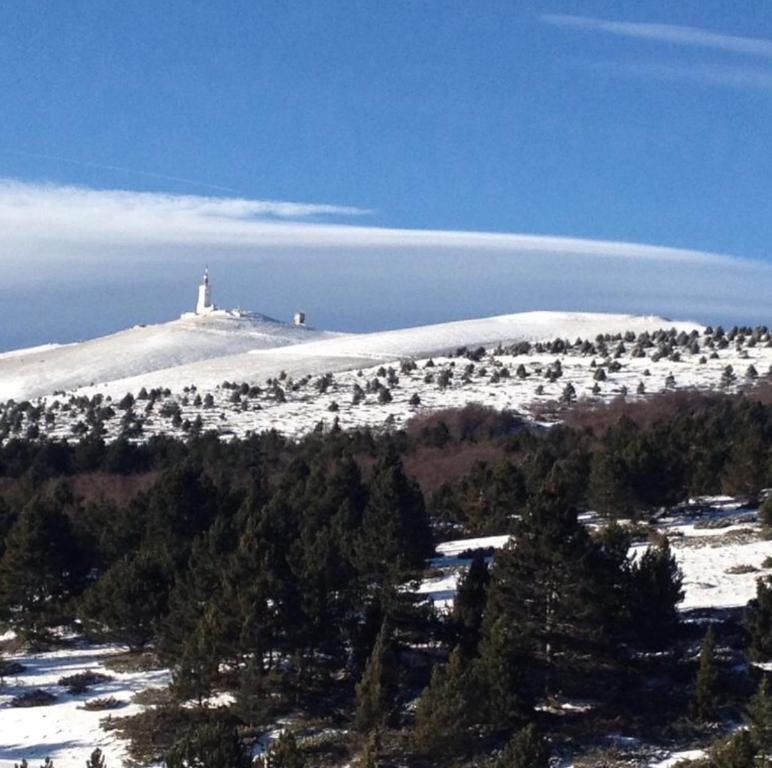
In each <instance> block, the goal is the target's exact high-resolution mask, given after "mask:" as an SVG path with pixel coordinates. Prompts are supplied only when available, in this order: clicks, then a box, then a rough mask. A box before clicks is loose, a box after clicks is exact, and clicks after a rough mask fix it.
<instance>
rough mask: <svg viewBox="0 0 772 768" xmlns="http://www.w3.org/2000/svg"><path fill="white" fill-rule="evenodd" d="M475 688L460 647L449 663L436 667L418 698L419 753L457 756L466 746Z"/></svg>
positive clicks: (416, 734)
mask: <svg viewBox="0 0 772 768" xmlns="http://www.w3.org/2000/svg"><path fill="white" fill-rule="evenodd" d="M473 688H474V685H473V684H472V683H471V681H470V674H469V672H468V670H467V669H466V668H465V665H464V657H463V654H462V652H461V649H460V648H458V647H457V648H456V649H455V650H454V651H453V653H451V655H450V659H449V660H448V663H447V664H446V665H444V666H439V665H438V666H436V667H435V668H434V670H433V672H432V679H431V682H430V683H429V685H428V686H427V687H426V688H425V689H424V691H423V693H422V694H421V698H420V699H419V700H418V705H417V707H416V712H415V727H414V730H413V741H414V743H415V746H416V749H417V750H418V751H419V752H422V753H424V754H428V755H438V754H446V755H455V754H457V753H458V752H459V751H460V750H462V749H463V748H464V746H465V744H466V742H467V740H468V737H469V734H468V727H469V723H470V720H471V716H472V707H471V706H470V700H469V698H470V695H471V692H472V690H473Z"/></svg>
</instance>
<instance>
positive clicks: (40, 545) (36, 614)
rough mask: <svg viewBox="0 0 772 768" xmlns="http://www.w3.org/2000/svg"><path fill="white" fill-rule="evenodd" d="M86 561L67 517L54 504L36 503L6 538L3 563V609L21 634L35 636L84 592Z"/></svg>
mask: <svg viewBox="0 0 772 768" xmlns="http://www.w3.org/2000/svg"><path fill="white" fill-rule="evenodd" d="M84 576H85V574H84V573H83V562H82V559H81V557H80V552H79V550H78V547H77V545H76V542H75V538H74V535H73V532H72V527H71V525H70V521H69V519H68V518H67V516H66V515H65V514H64V513H63V511H62V510H61V508H60V507H59V506H58V505H57V504H56V503H55V502H53V501H49V500H44V499H34V500H33V501H31V502H29V503H28V504H27V505H26V506H25V507H24V509H23V510H22V511H21V514H20V515H19V518H18V519H17V520H16V522H15V523H14V524H13V527H12V528H11V529H10V531H9V532H8V536H7V537H6V546H5V552H4V553H3V556H2V558H1V559H0V609H2V612H3V613H4V614H5V616H6V618H7V619H8V620H9V622H10V623H11V624H12V625H13V626H14V627H15V628H16V629H18V630H19V631H20V632H21V633H23V634H27V635H30V636H35V635H38V634H40V633H42V632H43V631H44V630H45V628H46V627H47V625H48V624H49V623H50V622H51V621H56V619H57V617H60V616H61V615H62V613H63V611H64V610H65V605H66V603H67V601H68V600H70V599H71V598H72V597H74V596H75V595H76V594H77V592H78V591H79V590H80V588H81V586H82V584H83V579H84Z"/></svg>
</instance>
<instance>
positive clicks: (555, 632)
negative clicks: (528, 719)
mask: <svg viewBox="0 0 772 768" xmlns="http://www.w3.org/2000/svg"><path fill="white" fill-rule="evenodd" d="M594 549H595V545H594V544H593V542H592V540H591V539H590V536H589V534H588V533H587V530H586V529H585V528H584V527H583V526H582V525H580V524H579V522H578V520H577V517H576V511H575V510H573V509H572V508H571V507H570V506H568V505H565V504H563V503H562V502H561V501H560V499H559V498H557V497H555V496H552V495H549V494H541V495H539V496H537V497H534V498H533V499H532V500H531V501H530V502H529V505H528V508H527V510H526V512H525V514H524V515H523V517H522V518H521V520H520V523H519V525H518V527H517V531H516V534H515V539H514V542H513V543H511V544H509V545H507V546H506V547H505V548H504V549H503V550H501V551H500V552H499V554H498V555H497V557H496V560H495V563H494V567H493V572H492V577H491V584H490V588H489V591H488V603H487V606H486V609H485V616H484V620H483V638H484V640H483V644H482V646H481V657H482V660H483V665H484V666H487V667H488V669H489V674H487V675H486V677H487V679H488V681H489V683H490V684H491V685H493V686H494V687H498V686H501V685H505V686H507V687H508V688H510V690H515V691H517V693H518V694H519V696H520V697H522V696H523V695H524V694H525V693H526V691H524V690H523V686H522V682H521V683H520V685H519V686H518V685H517V684H516V682H515V681H516V680H517V679H518V678H520V680H521V681H522V680H523V675H525V679H527V681H528V683H529V687H530V691H529V692H528V695H527V696H526V698H534V697H536V696H541V695H543V694H545V693H549V692H550V689H551V688H552V683H551V680H553V678H556V677H559V676H560V675H561V674H562V672H564V671H565V672H567V673H569V674H570V675H572V676H574V675H577V674H580V673H581V670H582V669H584V670H585V671H587V672H589V671H590V670H589V668H588V666H587V665H588V663H589V662H590V661H591V659H592V653H593V651H592V649H595V651H598V650H599V645H598V643H599V641H600V640H602V637H603V630H604V628H603V626H602V623H601V619H602V615H603V614H602V611H601V601H600V600H599V599H598V589H599V588H602V585H600V584H598V583H597V581H596V580H595V578H594V574H593V573H592V572H591V570H590V567H589V566H590V565H591V563H592V554H593V552H594ZM580 658H581V659H582V662H581V663H578V659H580ZM502 666H504V667H506V666H511V667H512V669H511V672H505V671H504V669H502ZM492 706H493V708H494V710H496V709H499V710H500V709H501V707H502V706H504V702H500V703H499V704H492Z"/></svg>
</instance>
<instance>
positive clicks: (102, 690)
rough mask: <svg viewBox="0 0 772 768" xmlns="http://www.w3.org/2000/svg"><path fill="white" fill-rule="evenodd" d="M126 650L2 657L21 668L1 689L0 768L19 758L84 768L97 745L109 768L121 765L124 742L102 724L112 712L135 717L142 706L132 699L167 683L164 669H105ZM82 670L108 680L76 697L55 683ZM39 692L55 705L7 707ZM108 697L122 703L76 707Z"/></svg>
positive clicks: (73, 650)
mask: <svg viewBox="0 0 772 768" xmlns="http://www.w3.org/2000/svg"><path fill="white" fill-rule="evenodd" d="M125 651H126V648H124V647H120V646H113V645H98V646H81V647H75V648H67V649H60V650H55V651H48V652H45V653H34V654H9V655H8V656H6V659H7V660H9V661H17V662H19V663H20V664H23V665H24V667H25V669H24V670H23V671H22V672H20V673H19V674H18V675H15V676H10V677H7V678H6V679H5V680H4V685H2V686H0V768H13V766H14V764H15V763H19V762H21V760H22V759H23V758H25V759H27V760H29V761H30V762H32V761H33V760H34V761H35V762H37V761H41V762H42V760H43V759H44V758H46V757H50V758H51V759H52V760H53V761H54V763H55V765H56V768H83V766H84V765H85V763H86V760H87V759H88V757H89V755H90V754H91V752H92V751H93V750H94V749H95V748H97V747H98V748H99V749H101V750H102V752H103V753H104V755H105V759H106V761H107V764H108V766H110V767H111V768H117V766H120V765H121V764H122V762H123V760H124V759H125V758H126V757H127V754H126V749H125V744H123V743H122V742H120V741H119V740H117V739H116V737H115V736H114V735H113V734H112V733H108V732H106V731H104V730H102V729H101V728H100V721H101V720H103V719H104V718H106V717H108V716H110V715H111V714H112V715H113V716H115V717H124V716H126V715H134V714H137V713H138V712H140V711H141V710H142V709H143V707H142V706H140V705H138V704H136V703H134V702H133V701H132V697H133V696H134V695H135V694H136V693H139V692H140V691H144V690H146V689H148V688H156V687H163V686H166V685H168V683H169V673H168V672H167V671H166V670H151V671H143V672H115V671H113V670H111V669H109V668H107V667H106V666H105V665H104V662H105V661H106V660H108V659H109V658H110V657H112V656H115V655H117V654H120V653H123V652H125ZM81 672H91V673H100V674H103V675H108V676H109V677H110V678H111V679H110V680H107V681H105V682H102V683H98V684H96V685H94V686H92V687H91V688H90V689H89V691H88V692H87V693H85V694H80V695H72V694H70V693H68V692H67V688H66V687H64V686H60V685H58V684H57V683H58V681H59V679H60V678H62V677H68V676H70V675H74V674H78V673H81ZM38 688H40V689H43V690H45V691H48V692H50V693H53V694H55V695H56V697H57V700H56V702H55V703H54V704H51V705H49V706H38V707H12V706H10V701H11V699H12V698H13V697H14V696H17V695H19V694H21V693H24V692H25V691H31V690H35V689H38ZM110 696H112V697H114V698H115V699H117V700H118V701H120V702H121V704H122V705H121V706H120V707H119V708H117V709H111V710H103V711H94V712H90V711H87V710H84V709H81V708H80V707H81V705H82V704H83V703H84V702H86V701H88V700H90V699H94V698H98V697H99V698H101V697H110Z"/></svg>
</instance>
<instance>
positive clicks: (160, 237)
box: [0, 181, 772, 348]
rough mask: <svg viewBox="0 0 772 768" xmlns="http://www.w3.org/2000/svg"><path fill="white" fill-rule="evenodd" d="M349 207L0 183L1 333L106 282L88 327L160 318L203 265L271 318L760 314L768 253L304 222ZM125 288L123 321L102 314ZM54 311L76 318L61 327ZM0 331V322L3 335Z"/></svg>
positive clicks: (229, 293) (85, 313)
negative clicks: (760, 257) (539, 312)
mask: <svg viewBox="0 0 772 768" xmlns="http://www.w3.org/2000/svg"><path fill="white" fill-rule="evenodd" d="M360 212H361V211H360V210H359V209H356V208H347V207H340V206H327V205H306V204H303V203H277V202H265V201H254V200H243V199H230V198H218V197H191V196H174V195H162V194H150V193H134V192H126V191H117V192H116V191H98V190H93V189H84V188H77V187H61V186H53V185H36V184H26V183H22V182H18V181H0V264H2V267H3V269H2V276H3V279H2V281H0V321H2V320H3V306H2V304H3V301H5V302H6V307H5V312H6V315H7V318H8V319H7V320H6V322H11V323H13V324H15V325H16V326H17V328H15V329H14V331H18V328H19V327H24V324H25V323H29V322H30V318H33V317H34V318H35V322H36V323H37V324H38V325H40V326H41V328H42V329H41V330H39V331H36V335H32V334H27V335H24V336H22V334H21V333H16V337H18V338H19V339H22V338H23V339H24V343H31V341H30V340H32V341H34V342H36V343H40V342H41V341H48V340H50V339H51V338H56V339H58V340H62V339H64V338H70V337H72V336H73V335H75V334H77V335H79V336H81V337H82V336H87V335H94V333H95V328H97V326H96V325H95V322H94V318H95V310H94V302H95V301H96V302H100V301H101V298H100V297H103V296H107V295H109V296H111V297H112V298H111V302H112V303H111V305H110V306H108V307H106V308H104V309H103V308H102V307H101V304H100V311H99V320H100V322H101V325H99V326H98V329H99V330H101V329H102V328H108V327H113V328H114V327H120V324H121V323H123V324H125V323H126V318H131V322H145V321H147V320H148V317H149V316H151V317H153V318H157V319H160V318H163V317H169V316H173V314H174V311H179V309H182V308H184V307H185V306H186V305H187V302H188V301H189V299H190V296H189V295H188V293H189V292H190V291H192V290H193V288H191V287H190V286H193V287H195V280H196V279H197V277H198V274H199V270H200V269H201V268H202V267H203V265H204V264H205V263H209V264H210V266H216V268H217V286H218V297H219V299H218V300H220V301H222V302H223V303H225V304H226V305H236V304H241V305H242V306H247V307H249V308H251V309H256V310H260V311H266V312H268V313H269V314H274V313H275V314H276V315H278V316H281V317H286V316H289V315H290V314H291V311H292V310H293V309H295V308H297V306H298V305H301V306H304V307H305V308H306V309H309V310H311V311H312V312H313V316H314V317H315V319H316V321H317V322H319V324H320V325H322V326H324V325H327V326H328V327H337V328H346V329H349V330H355V329H363V328H364V327H369V328H373V327H386V326H389V327H399V326H405V325H410V324H418V323H423V322H433V321H442V320H450V319H457V318H460V317H473V316H481V315H490V314H502V313H505V312H513V311H519V310H523V309H575V310H581V309H587V310H594V311H616V312H634V313H644V314H646V313H659V314H665V315H668V316H672V317H678V318H683V319H702V320H705V321H710V322H718V321H721V322H725V321H726V319H736V320H738V321H744V322H748V321H751V320H753V321H760V322H766V321H768V320H769V318H768V316H767V315H768V299H767V297H768V296H769V294H770V293H771V292H772V266H770V265H769V264H767V263H763V262H757V261H752V260H747V259H739V258H734V257H730V256H726V255H721V254H714V253H706V252H702V251H697V250H687V249H679V248H669V247H663V246H652V245H644V244H638V243H628V242H610V241H604V240H592V239H580V238H570V237H556V236H551V235H532V234H506V233H491V232H464V231H445V230H411V229H389V228H384V227H368V226H352V225H343V224H339V223H336V224H332V223H320V222H317V221H314V220H313V217H315V216H319V215H322V214H350V213H360ZM309 217H310V218H311V220H309ZM164 281H165V282H164ZM140 285H142V286H144V288H142V289H140V288H139V286H140ZM164 286H165V287H164ZM172 286H174V287H173V288H172ZM185 286H188V287H187V288H186V287H185ZM171 290H173V291H174V292H172V293H170V291H171ZM4 291H5V294H4V295H5V298H3V292H4ZM65 294H66V295H67V297H68V298H67V299H66V300H63V299H62V300H61V307H60V309H61V310H62V311H64V312H65V313H66V317H65V315H64V314H62V311H60V312H59V313H58V316H52V317H51V318H50V320H48V319H46V317H45V313H44V314H43V316H42V320H41V319H40V318H41V310H43V308H42V307H41V306H40V305H39V304H38V305H36V302H41V301H42V300H41V299H40V297H41V296H42V295H46V296H49V297H51V296H54V297H56V296H58V295H61V296H64V295H65ZM122 296H124V297H127V298H126V299H125V302H124V305H123V314H122V315H121V319H120V320H118V319H117V317H118V316H117V315H116V320H115V322H114V323H111V322H108V321H109V313H110V312H111V311H117V309H115V307H116V306H117V304H116V302H121V301H124V299H122V298H121V297H122ZM129 297H130V298H129ZM54 301H57V299H54ZM143 302H144V303H143ZM65 319H66V320H67V323H68V326H67V327H68V328H69V327H72V328H75V329H76V330H72V331H67V332H66V333H65V332H64V331H62V330H61V328H63V327H64V326H62V325H61V323H62V321H63V320H65ZM51 328H54V329H56V333H51V332H50V329H51ZM47 329H48V330H47ZM2 336H3V325H2V322H0V348H2V347H3V346H6V345H4V344H3V343H2ZM6 336H7V338H10V336H8V329H7V328H6ZM19 343H21V342H19Z"/></svg>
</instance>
